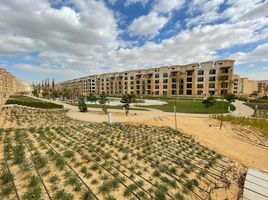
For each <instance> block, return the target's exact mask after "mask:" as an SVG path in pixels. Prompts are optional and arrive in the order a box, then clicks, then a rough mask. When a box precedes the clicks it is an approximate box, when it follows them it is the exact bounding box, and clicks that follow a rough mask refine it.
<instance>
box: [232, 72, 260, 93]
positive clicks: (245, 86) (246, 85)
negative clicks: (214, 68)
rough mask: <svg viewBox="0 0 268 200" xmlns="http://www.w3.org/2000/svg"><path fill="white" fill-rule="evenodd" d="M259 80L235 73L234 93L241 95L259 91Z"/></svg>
mask: <svg viewBox="0 0 268 200" xmlns="http://www.w3.org/2000/svg"><path fill="white" fill-rule="evenodd" d="M258 83H259V81H257V80H249V79H248V78H247V77H240V76H239V75H238V74H235V75H234V89H233V93H234V94H235V95H240V96H249V95H251V94H257V93H258Z"/></svg>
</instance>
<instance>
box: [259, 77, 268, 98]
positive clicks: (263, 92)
mask: <svg viewBox="0 0 268 200" xmlns="http://www.w3.org/2000/svg"><path fill="white" fill-rule="evenodd" d="M258 94H259V95H260V96H261V97H267V96H268V80H262V81H258Z"/></svg>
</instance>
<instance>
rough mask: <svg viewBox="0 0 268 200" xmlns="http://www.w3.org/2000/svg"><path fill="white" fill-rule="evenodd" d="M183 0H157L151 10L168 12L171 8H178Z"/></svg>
mask: <svg viewBox="0 0 268 200" xmlns="http://www.w3.org/2000/svg"><path fill="white" fill-rule="evenodd" d="M184 3H185V0H158V1H157V3H156V4H155V5H154V7H153V11H155V12H159V13H169V12H171V11H173V10H179V9H180V8H181V7H182V5H183V4H184Z"/></svg>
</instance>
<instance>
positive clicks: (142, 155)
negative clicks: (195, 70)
mask: <svg viewBox="0 0 268 200" xmlns="http://www.w3.org/2000/svg"><path fill="white" fill-rule="evenodd" d="M0 114H1V117H2V118H4V123H3V125H2V128H1V129H0V137H1V140H0V148H1V149H2V150H1V154H0V159H1V166H0V167H1V169H0V170H1V175H0V188H1V191H0V195H1V197H0V198H1V199H29V200H30V199H31V200H32V199H34V200H37V199H56V200H63V199H64V200H72V199H83V200H86V199H105V200H114V199H139V200H143V199H145V200H146V199H148V200H149V199H155V200H162V199H163V200H165V199H176V200H180V199H201V200H207V199H236V198H238V197H239V195H240V194H241V193H240V192H241V190H240V183H241V180H242V179H241V177H243V175H242V174H243V173H244V168H243V167H241V166H240V165H239V164H237V163H234V162H232V161H230V160H228V159H227V158H225V157H223V156H221V155H219V154H217V153H216V152H214V151H212V150H210V149H208V148H206V147H204V146H202V145H200V144H199V143H198V142H196V141H195V140H194V139H193V138H191V137H190V136H187V135H185V134H183V133H180V132H178V131H175V130H173V129H171V128H168V127H161V128H159V127H154V126H146V125H140V126H134V125H127V124H121V123H115V124H106V123H89V122H82V121H76V120H71V119H70V118H68V117H66V115H65V112H64V111H60V110H57V111H53V110H47V111H44V110H38V109H27V108H4V110H3V111H2V113H0ZM230 191H231V192H230Z"/></svg>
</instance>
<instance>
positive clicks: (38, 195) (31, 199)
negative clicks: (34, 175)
mask: <svg viewBox="0 0 268 200" xmlns="http://www.w3.org/2000/svg"><path fill="white" fill-rule="evenodd" d="M22 199H25V200H40V199H43V198H42V189H41V187H40V186H39V185H37V186H35V187H28V190H27V191H26V192H25V193H24V194H23V196H22Z"/></svg>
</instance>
